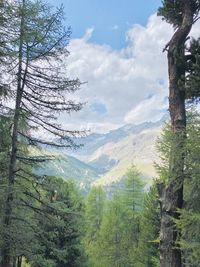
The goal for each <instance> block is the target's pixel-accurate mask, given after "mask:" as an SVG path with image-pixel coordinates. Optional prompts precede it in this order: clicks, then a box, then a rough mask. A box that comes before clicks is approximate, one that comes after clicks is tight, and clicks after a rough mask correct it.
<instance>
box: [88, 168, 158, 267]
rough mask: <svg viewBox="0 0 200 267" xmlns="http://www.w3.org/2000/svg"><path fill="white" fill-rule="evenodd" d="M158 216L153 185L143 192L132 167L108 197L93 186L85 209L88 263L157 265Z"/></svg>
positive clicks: (155, 191)
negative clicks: (120, 185)
mask: <svg viewBox="0 0 200 267" xmlns="http://www.w3.org/2000/svg"><path fill="white" fill-rule="evenodd" d="M159 217H160V213H159V201H158V195H157V190H156V187H155V186H152V187H151V189H150V190H149V192H148V193H147V192H145V185H144V183H143V182H142V177H141V175H140V174H139V173H138V172H137V171H136V170H135V168H134V167H133V168H131V169H130V170H128V172H127V178H126V181H125V184H124V187H123V188H121V189H119V190H117V191H116V192H115V193H114V195H113V196H112V198H111V199H109V198H107V197H106V195H105V192H104V191H103V189H102V188H101V187H94V188H93V189H92V190H91V192H90V193H89V195H88V198H87V202H86V212H85V218H86V226H87V231H86V236H85V248H86V254H87V256H88V266H91V267H101V266H106V267H112V266H116V267H117V266H120V267H125V266H126V267H129V266H137V267H139V266H141V267H142V266H158V262H159V257H158V255H159V253H158V232H159Z"/></svg>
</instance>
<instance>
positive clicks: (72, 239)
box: [0, 0, 200, 267]
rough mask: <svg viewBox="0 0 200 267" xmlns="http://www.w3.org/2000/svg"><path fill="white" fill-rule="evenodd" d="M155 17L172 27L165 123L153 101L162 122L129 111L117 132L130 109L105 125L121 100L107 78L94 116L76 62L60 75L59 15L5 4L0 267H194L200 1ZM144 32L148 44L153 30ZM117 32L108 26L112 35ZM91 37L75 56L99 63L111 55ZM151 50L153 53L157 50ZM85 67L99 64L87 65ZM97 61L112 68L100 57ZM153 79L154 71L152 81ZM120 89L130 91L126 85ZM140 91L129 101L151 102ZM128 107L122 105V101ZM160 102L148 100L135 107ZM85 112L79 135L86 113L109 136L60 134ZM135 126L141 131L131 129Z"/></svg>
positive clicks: (123, 55) (199, 205) (199, 255)
mask: <svg viewBox="0 0 200 267" xmlns="http://www.w3.org/2000/svg"><path fill="white" fill-rule="evenodd" d="M107 4H108V3H107ZM117 4H118V3H117V1H116V2H115V5H116V6H117ZM160 5H161V6H160V8H158V13H157V15H158V16H159V17H161V18H162V20H163V21H165V23H166V24H170V25H171V26H172V28H170V30H171V38H170V40H168V42H167V43H166V46H165V47H163V52H164V53H165V54H167V65H166V71H167V69H168V83H166V84H167V86H168V92H169V98H166V95H165V97H164V103H165V102H166V99H167V102H169V104H168V111H169V116H168V115H165V116H164V118H163V119H160V118H161V117H162V116H161V115H163V113H165V111H166V110H164V111H163V106H164V104H163V102H162V101H156V103H157V105H158V107H154V108H153V111H152V109H151V112H152V113H150V114H154V112H160V113H159V114H156V115H157V116H156V119H155V118H154V119H152V120H151V118H150V117H151V116H150V117H149V116H147V117H148V118H149V120H148V119H146V117H145V116H146V113H145V112H146V111H145V110H144V109H142V111H141V105H140V106H139V107H138V106H134V105H133V107H134V108H131V109H129V110H128V113H127V114H126V116H125V117H124V120H121V121H120V118H121V117H120V115H119V113H120V112H122V111H123V108H125V107H122V106H121V109H120V108H119V109H118V110H117V112H116V113H117V115H116V114H115V115H116V117H115V118H114V119H113V122H115V123H113V124H112V123H108V124H106V123H105V120H106V115H105V114H109V112H108V111H109V110H112V109H113V106H112V104H113V103H114V102H117V103H118V105H119V106H120V101H121V100H122V99H120V101H119V99H118V100H115V97H117V90H118V89H119V88H117V87H116V88H115V89H116V95H114V94H111V93H110V91H109V90H111V89H112V88H111V87H109V86H108V84H107V82H108V80H109V79H110V80H111V78H113V77H111V75H110V76H109V74H108V76H109V78H108V80H107V81H106V82H105V83H104V85H105V84H107V87H106V92H104V93H106V94H107V97H108V98H109V101H110V102H109V105H107V106H106V105H104V104H105V103H104V102H103V101H102V99H103V98H101V100H99V102H98V100H97V96H96V93H95V92H93V91H92V92H91V95H92V99H93V101H95V102H93V104H91V103H89V104H88V103H87V102H88V100H89V98H87V97H85V98H84V97H83V96H84V94H82V93H80V91H81V90H82V89H83V88H84V90H85V96H86V94H87V93H88V92H87V91H89V90H91V87H90V86H89V85H87V83H86V82H85V81H80V80H79V78H74V76H73V75H72V78H71V77H70V76H71V75H70V71H71V70H72V69H74V68H76V67H77V69H78V66H79V65H81V66H82V63H83V61H82V59H81V60H80V61H79V64H78V65H77V64H76V63H74V65H73V64H72V65H73V67H72V65H71V68H70V67H69V72H68V69H67V67H66V66H67V65H68V58H69V52H70V51H68V47H69V42H70V37H71V28H70V27H68V26H66V24H65V23H66V22H65V12H64V5H61V6H60V7H55V6H51V5H50V1H43V0H15V1H10V0H7V1H6V0H2V1H0V68H1V73H0V267H158V266H160V267H183V266H186V267H199V266H200V231H199V230H200V194H199V190H200V113H199V99H200V78H199V77H200V31H199V29H197V30H196V31H195V36H197V35H198V37H197V38H196V39H195V38H194V37H191V36H190V34H192V30H193V29H194V26H195V25H196V23H197V22H198V20H199V18H200V17H199V16H200V1H199V0H180V1H178V0H177V1H171V0H163V1H162V3H160ZM97 10H98V9H97ZM98 12H99V11H98ZM118 15H121V13H120V14H118ZM161 22H162V21H160V23H161ZM127 24H128V23H127ZM163 25H164V24H163ZM150 26H151V27H150V31H151V32H153V31H154V28H153V27H154V26H155V25H153V24H150ZM134 27H135V28H134V30H133V32H134V33H133V34H134V36H139V31H140V30H141V31H144V27H143V26H138V25H137V26H134ZM148 27H149V26H148ZM118 28H119V26H118V25H114V26H112V27H109V31H116V30H118ZM93 30H94V29H88V30H87V32H86V34H85V36H84V37H83V39H82V40H81V41H80V40H78V39H74V42H72V43H70V46H73V45H74V46H76V45H77V43H80V42H81V47H84V49H88V47H90V48H91V47H92V50H93V51H94V50H95V49H97V50H98V53H99V55H100V53H102V51H104V53H105V55H106V53H110V51H111V48H110V47H108V46H106V45H104V44H103V45H102V46H100V45H97V44H95V43H93V44H92V45H91V44H90V45H89V43H87V42H88V40H89V39H90V38H91V34H92V31H93ZM128 34H129V35H127V36H129V38H130V36H131V33H130V32H129V33H128ZM155 36H156V35H155ZM134 38H135V37H134ZM138 38H139V37H138ZM156 38H159V36H157V37H156ZM156 38H155V39H156ZM129 41H130V40H129ZM139 41H140V44H142V42H143V39H141V40H139ZM153 41H155V40H150V39H149V44H148V46H149V47H150V48H151V49H152V50H153V49H154V47H153V45H152V46H151V42H153ZM134 42H135V44H134V46H135V47H136V40H134ZM158 42H160V40H158ZM86 43H87V45H86ZM161 43H162V42H161ZM145 45H146V44H145ZM141 49H142V48H141ZM105 51H106V52H105ZM141 51H142V50H141ZM143 52H145V51H144V50H143V51H142V53H143ZM165 54H163V56H166V55H165ZM73 56H74V55H73ZM79 56H82V55H80V54H79ZM117 56H118V57H119V58H120V59H121V60H120V61H119V62H120V64H122V65H123V64H124V62H126V63H127V62H128V69H131V72H130V73H131V74H130V73H129V75H133V76H134V75H136V73H139V76H137V79H136V80H135V81H137V82H138V81H139V82H138V85H141V84H143V86H144V87H145V88H150V87H148V86H147V83H146V82H144V81H142V78H141V77H142V74H144V73H145V75H147V74H148V71H147V69H144V68H143V69H142V68H137V65H136V63H137V62H138V61H137V60H136V54H132V53H131V47H128V48H127V49H121V50H120V51H115V52H113V53H112V59H114V65H113V66H112V67H113V69H115V67H116V66H117V65H118V64H117V63H116V62H118V61H117V60H116V57H117ZM85 57H86V58H87V57H88V60H90V61H91V60H92V61H97V62H99V60H100V56H96V57H94V58H91V57H89V56H88V54H87V53H86V54H85ZM128 57H132V58H131V60H130V61H127V58H128ZM146 57H147V55H146V56H144V58H143V60H144V62H145V64H147V63H148V60H147V59H146ZM104 60H105V62H103V63H104V66H108V65H109V64H108V61H106V60H107V58H106V56H105V58H104ZM104 60H103V61H104ZM115 60H116V62H115ZM146 60H147V61H146ZM155 62H156V60H155ZM130 63H131V65H130ZM88 64H89V63H88ZM120 64H119V65H118V67H119V68H120V67H121V65H120ZM132 64H134V67H133V66H132ZM83 65H84V64H83ZM88 66H89V65H87V64H85V65H84V68H83V69H82V73H84V71H85V69H87V67H88ZM126 67H127V66H126ZM161 67H162V66H160V68H161ZM122 69H123V71H122V72H123V75H124V76H123V79H121V80H120V79H119V77H120V75H119V73H115V74H116V77H115V82H116V81H117V84H119V83H120V82H122V80H123V82H124V81H126V82H127V80H128V79H129V78H130V77H128V76H129V75H127V73H126V68H125V65H123V67H122ZM87 71H88V72H89V71H91V72H92V71H93V70H92V69H90V70H87ZM153 71H154V70H153V66H152V75H153ZM99 75H100V76H101V75H102V66H101V67H99V69H98V71H97V70H95V71H94V77H96V78H97V77H99ZM117 75H119V76H117ZM159 75H160V74H159ZM88 77H89V75H88ZM148 79H149V80H148V81H149V82H150V81H151V83H152V84H154V83H153V78H152V79H151V78H148ZM163 79H164V78H163ZM133 80H134V79H133ZM133 80H132V78H131V81H133ZM155 80H156V83H157V85H158V88H161V87H162V89H163V88H164V87H165V86H166V84H165V82H164V80H162V79H158V78H157V77H156V79H155ZM88 82H90V81H88ZM93 82H94V81H93ZM142 82H144V83H142ZM140 83H141V84H140ZM93 84H94V83H93ZM125 84H126V83H125ZM123 86H124V84H123ZM97 87H98V86H97ZM133 87H134V84H133ZM127 88H128V89H129V90H133V88H132V86H131V87H129V86H128V83H127ZM127 88H124V89H127ZM141 88H142V87H141V86H139V87H138V88H137V91H135V96H136V99H139V97H138V95H139V93H141V92H142V90H143V89H144V90H146V89H145V88H143V89H141ZM103 89H105V88H103V87H102V88H101V90H100V91H101V93H102V92H103ZM165 89H167V87H165ZM139 91H141V92H139ZM118 93H119V92H118ZM126 93H127V91H126ZM154 93H155V91H154ZM157 93H158V92H157ZM79 94H80V96H79ZM81 94H82V95H81ZM120 94H121V91H120ZM145 94H146V93H145ZM101 97H102V96H101ZM124 97H125V93H124ZM137 97H138V98H137ZM128 98H129V99H128V100H127V105H128V102H129V101H130V100H131V99H130V96H129V94H128ZM155 99H157V98H156V96H155V95H151V94H150V92H148V94H146V96H144V99H143V100H142V101H141V102H140V104H141V103H143V104H145V103H147V102H148V101H149V100H150V104H152V103H154V102H153V101H155ZM131 101H132V100H131ZM133 102H134V103H135V102H137V101H135V100H133ZM148 103H149V102H148ZM114 104H116V103H114ZM87 105H88V106H89V108H85V106H87ZM145 105H146V104H145ZM125 106H126V105H125ZM145 107H146V108H147V107H149V108H150V105H146V106H145ZM84 108H85V109H84ZM82 109H84V111H83V113H81V115H80V117H81V118H82V121H83V124H87V123H86V114H87V115H88V113H87V112H88V111H89V110H90V111H91V112H93V115H92V119H94V114H95V116H97V117H98V119H99V120H100V122H99V125H100V126H102V125H104V126H105V125H107V126H108V127H110V128H109V129H110V130H109V131H107V132H106V130H105V128H104V133H100V132H99V133H95V132H93V133H88V131H86V130H80V129H83V127H82V123H81V125H78V124H77V123H76V122H77V121H76V122H74V123H73V125H71V124H70V123H67V122H68V120H69V118H71V117H73V116H75V114H76V113H77V112H78V113H79V112H82V111H81V110H82ZM138 110H139V111H138ZM119 111H120V112H119ZM84 112H85V113H84ZM141 113H144V114H142V116H141ZM147 113H148V111H147ZM83 114H85V115H84V116H85V117H84V116H83ZM99 114H100V115H99ZM138 114H139V115H138ZM143 115H145V116H143ZM147 115H148V114H147ZM131 116H132V119H135V121H136V122H137V123H129V124H127V121H129V119H130V117H131ZM140 116H141V118H143V119H141V122H139V123H138V118H140ZM102 118H103V119H102ZM144 118H145V119H144ZM79 119H80V118H79ZM98 119H97V120H98ZM102 121H103V122H104V123H105V124H103V123H102ZM122 121H123V126H119V124H120V125H121V122H122ZM119 122H120V123H119ZM99 125H98V126H99ZM113 125H114V126H113ZM116 125H118V127H116ZM79 126H80V127H79ZM86 126H87V125H86ZM113 127H114V130H113ZM86 128H87V127H85V128H84V129H86ZM97 128H98V127H97Z"/></svg>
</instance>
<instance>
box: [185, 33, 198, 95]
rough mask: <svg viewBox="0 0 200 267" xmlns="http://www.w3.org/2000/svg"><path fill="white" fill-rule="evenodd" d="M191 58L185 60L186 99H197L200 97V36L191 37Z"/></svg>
mask: <svg viewBox="0 0 200 267" xmlns="http://www.w3.org/2000/svg"><path fill="white" fill-rule="evenodd" d="M188 50H189V53H190V57H191V60H189V61H188V62H187V65H188V73H187V76H186V97H187V99H192V100H199V98H200V38H199V39H197V40H196V39H192V41H191V43H190V47H189V49H188Z"/></svg>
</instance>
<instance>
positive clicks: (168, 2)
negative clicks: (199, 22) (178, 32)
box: [158, 0, 200, 28]
mask: <svg viewBox="0 0 200 267" xmlns="http://www.w3.org/2000/svg"><path fill="white" fill-rule="evenodd" d="M190 2H191V6H192V12H193V14H194V16H196V15H198V12H199V9H200V1H199V0H192V1H190ZM183 6H184V0H163V1H162V7H160V8H159V9H158V15H159V16H162V17H163V19H164V20H166V21H167V22H168V23H170V24H172V25H173V26H174V27H175V28H177V27H179V26H180V25H181V23H182V20H183Z"/></svg>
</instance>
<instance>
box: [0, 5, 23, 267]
mask: <svg viewBox="0 0 200 267" xmlns="http://www.w3.org/2000/svg"><path fill="white" fill-rule="evenodd" d="M22 4H23V5H22V10H23V8H24V5H25V0H23V2H22ZM20 28H21V31H20V45H19V55H18V66H19V67H18V73H17V95H16V103H15V114H14V122H13V131H12V142H11V154H10V163H9V170H8V189H7V197H6V201H5V208H4V209H5V214H4V228H5V229H6V232H4V240H3V242H4V243H3V244H4V247H3V249H2V251H1V256H2V260H1V267H12V266H13V257H12V239H11V238H10V236H9V235H10V228H11V223H12V203H13V199H14V184H15V176H16V164H17V139H18V127H19V126H18V125H19V119H20V108H21V99H22V93H23V90H22V78H21V77H22V57H23V54H22V50H23V28H24V17H23V14H22V18H21V26H20Z"/></svg>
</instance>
